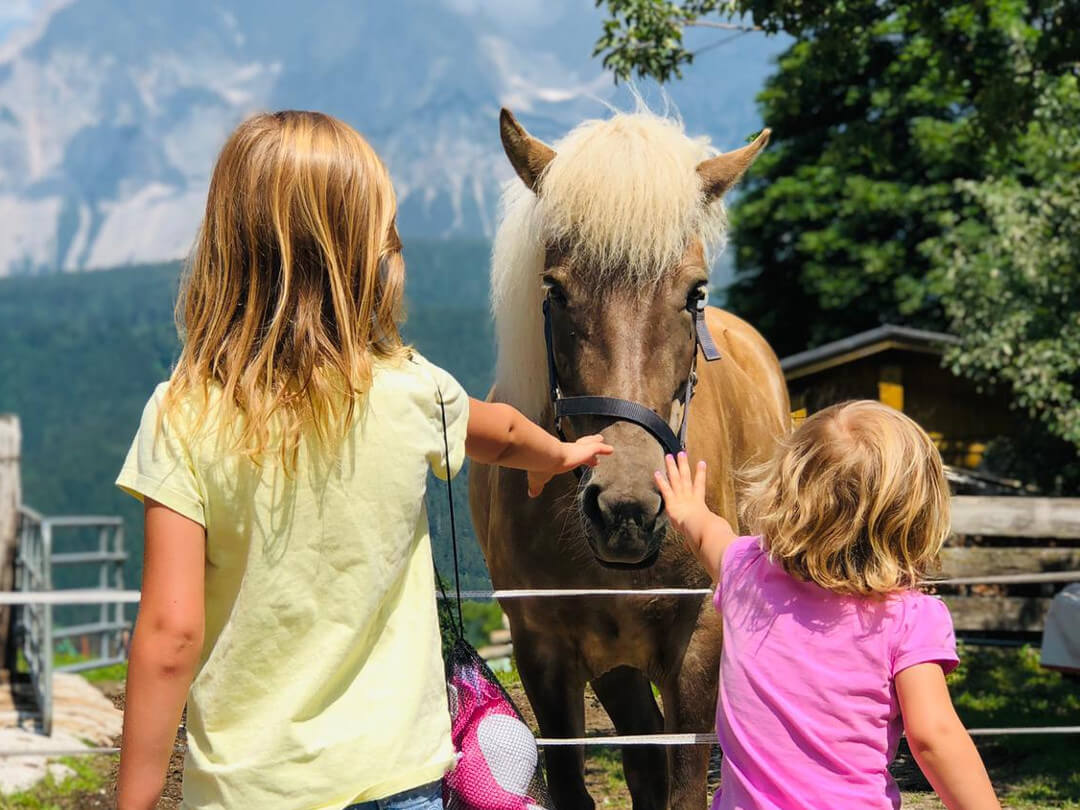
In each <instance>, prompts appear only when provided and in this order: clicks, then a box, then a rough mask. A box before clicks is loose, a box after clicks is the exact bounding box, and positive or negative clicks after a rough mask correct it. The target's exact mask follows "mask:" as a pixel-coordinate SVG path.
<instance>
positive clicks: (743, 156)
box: [697, 129, 772, 202]
mask: <svg viewBox="0 0 1080 810" xmlns="http://www.w3.org/2000/svg"><path fill="white" fill-rule="evenodd" d="M771 131H772V130H769V129H763V130H761V134H760V135H758V136H757V137H756V138H754V141H753V143H748V144H747V145H746V146H743V147H742V148H740V149H735V150H733V151H731V152H724V154H722V155H717V156H716V157H714V158H709V159H708V160H703V161H702V162H701V163H699V164H698V167H697V173H698V175H700V177H701V185H702V188H703V189H704V190H705V201H706V202H712V201H713V200H716V199H718V198H720V197H722V196H724V194H725V193H726V192H727V191H728V190H729V189H730V188H731V187H732V186H734V185H735V184H736V183H738V182H739V178H741V177H742V176H743V174H744V173H745V172H746V170H747V169H749V168H750V164H751V163H753V162H754V160H755V158H757V156H758V153H760V152H761V150H762V149H764V148H765V145H766V144H767V143H768V142H769V133H770V132H771Z"/></svg>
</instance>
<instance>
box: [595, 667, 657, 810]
mask: <svg viewBox="0 0 1080 810" xmlns="http://www.w3.org/2000/svg"><path fill="white" fill-rule="evenodd" d="M592 687H593V690H594V691H595V692H596V696H597V697H598V698H600V702H601V703H602V704H603V706H604V710H605V711H606V712H607V713H608V716H609V717H610V718H611V721H612V722H613V723H614V724H615V730H616V731H617V732H618V733H619V734H656V733H659V732H662V731H663V730H664V716H663V715H662V714H660V707H659V706H657V705H656V700H655V698H653V693H652V684H650V683H649V679H648V678H646V677H645V675H644V673H643V672H641V670H637V669H632V668H631V667H617V668H615V669H613V670H611V671H610V672H608V673H606V674H604V675H601V676H600V677H599V678H597V679H596V680H594V681H593V682H592ZM622 760H623V771H624V772H625V773H626V785H627V787H629V788H630V798H631V799H633V802H634V810H663V808H664V807H666V806H667V800H668V778H667V777H668V762H667V752H666V751H665V750H664V748H663V747H661V746H658V745H656V746H654V745H626V746H623V749H622Z"/></svg>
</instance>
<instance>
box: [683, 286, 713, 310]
mask: <svg viewBox="0 0 1080 810" xmlns="http://www.w3.org/2000/svg"><path fill="white" fill-rule="evenodd" d="M708 297H709V289H708V287H706V286H705V285H704V284H698V285H697V286H695V287H694V288H693V289H691V290H690V293H689V294H688V295H687V296H686V308H687V309H697V306H698V304H700V303H701V302H702V301H704V300H705V299H707V298H708Z"/></svg>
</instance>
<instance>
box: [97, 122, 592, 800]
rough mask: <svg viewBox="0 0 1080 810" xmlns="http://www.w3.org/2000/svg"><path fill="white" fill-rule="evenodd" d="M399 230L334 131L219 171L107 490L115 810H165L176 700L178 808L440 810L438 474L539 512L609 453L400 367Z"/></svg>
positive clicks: (386, 186) (259, 136) (403, 362)
mask: <svg viewBox="0 0 1080 810" xmlns="http://www.w3.org/2000/svg"><path fill="white" fill-rule="evenodd" d="M395 211H396V203H395V198H394V190H393V187H392V186H391V183H390V178H389V175H388V174H387V171H386V169H385V167H384V166H383V164H382V162H381V161H380V160H379V158H378V156H377V155H376V154H375V152H374V151H373V150H372V149H371V147H370V146H369V145H368V144H367V142H366V141H365V140H364V139H363V138H362V137H361V136H360V135H359V134H358V133H356V132H355V131H354V130H352V129H351V128H349V127H348V126H346V125H344V124H343V123H341V122H340V121H337V120H335V119H333V118H330V117H329V116H326V115H321V114H318V113H310V112H280V113H275V114H272V115H259V116H256V117H254V118H252V119H250V120H248V121H246V122H245V123H243V124H242V125H241V126H240V127H239V129H237V130H236V132H235V133H233V135H232V136H231V137H230V138H229V141H228V143H226V145H225V148H224V150H223V151H222V153H221V156H220V158H219V159H218V163H217V166H216V167H215V169H214V174H213V177H212V179H211V183H210V193H209V198H208V200H207V205H206V217H205V220H204V222H203V226H202V230H201V232H200V235H199V237H198V241H197V243H196V246H195V249H194V253H193V256H192V260H191V264H190V269H189V271H188V273H187V276H186V278H185V280H184V283H183V289H182V293H181V301H180V304H179V307H178V320H179V322H180V327H181V334H182V335H183V339H184V345H183V350H182V352H181V354H180V359H179V361H178V362H177V365H176V368H175V370H174V371H173V373H172V376H171V377H170V379H169V381H168V382H166V383H162V384H161V385H160V386H158V388H157V390H156V391H155V392H154V394H153V396H152V397H151V398H150V401H149V402H148V403H147V406H146V410H145V411H144V413H143V418H142V423H141V425H140V426H139V431H138V434H137V435H136V437H135V440H134V442H133V444H132V447H131V450H130V452H129V454H128V457H127V461H126V462H125V464H124V467H123V470H122V471H121V473H120V476H119V478H118V480H117V484H118V485H119V486H120V487H122V488H123V489H124V490H126V491H128V492H130V493H131V494H132V495H134V496H136V497H138V498H140V499H142V500H143V502H144V503H145V506H146V510H145V518H146V558H145V564H144V570H143V586H142V603H141V606H140V609H139V616H138V621H137V623H136V626H135V633H134V638H133V641H132V645H131V660H130V665H129V668H128V683H127V708H126V710H125V713H124V741H123V748H122V751H121V755H120V775H119V783H118V786H117V795H118V804H119V807H120V809H121V810H130V809H131V808H151V807H154V806H155V805H156V802H157V800H158V797H159V796H160V793H161V789H162V786H163V782H164V778H165V772H166V768H167V765H168V761H169V756H170V754H171V752H172V749H173V739H174V735H175V732H176V727H177V724H178V722H179V720H180V714H181V711H182V710H183V707H184V703H185V701H186V702H187V710H188V711H187V740H188V753H187V759H186V762H185V765H184V804H183V806H184V807H187V808H230V810H235V809H237V808H240V809H246V808H263V807H265V808H275V810H288V809H289V808H296V810H315V809H316V808H334V809H335V810H340V808H343V807H346V806H352V805H354V804H366V803H371V806H378V807H379V808H381V809H382V810H397V808H403V807H408V808H412V809H413V810H430V808H434V807H439V806H441V793H440V791H439V788H438V782H439V780H440V779H441V777H442V776H443V774H444V773H445V772H446V770H447V769H448V768H449V767H450V765H451V763H452V761H453V756H454V752H453V749H452V746H451V743H450V723H449V717H448V712H447V703H446V692H445V681H444V676H443V669H442V661H441V657H440V645H439V629H438V622H437V618H436V607H435V592H434V588H435V583H434V577H433V574H432V565H431V547H430V539H429V537H428V529H427V515H426V514H425V511H424V489H425V482H426V480H427V472H428V469H429V468H431V469H434V471H435V473H436V474H437V475H440V476H444V477H445V476H448V475H454V474H455V473H456V472H457V470H458V468H459V467H460V466H461V464H462V461H463V458H464V456H465V455H468V456H470V457H472V458H475V459H477V460H479V461H482V462H485V463H489V464H490V463H498V464H503V465H507V466H511V467H517V468H520V469H524V470H528V471H529V472H530V475H529V489H530V491H531V494H536V493H537V492H538V491H539V490H540V489H541V488H542V487H543V486H544V484H545V483H546V482H547V480H548V479H550V478H551V476H553V475H555V474H558V473H561V472H564V471H567V470H570V469H572V468H574V467H576V466H578V465H581V464H592V463H595V461H596V458H597V456H598V455H602V454H606V453H610V452H611V448H610V447H609V446H607V445H605V444H604V443H603V440H602V439H601V438H600V437H599V436H592V437H588V438H585V439H582V440H580V441H579V442H577V443H574V444H565V443H562V442H559V441H557V440H556V439H555V438H554V437H552V436H551V435H549V434H548V433H546V432H545V431H543V430H541V429H540V428H539V427H537V426H536V425H534V424H532V423H531V422H529V421H528V420H527V419H525V418H524V417H523V416H522V415H521V414H520V413H518V412H517V411H515V410H514V409H512V408H509V407H507V406H505V405H497V404H488V403H483V402H478V401H476V400H470V399H469V398H468V397H467V396H466V394H465V392H464V391H463V390H462V388H461V386H460V385H458V383H457V382H455V381H454V379H453V378H452V377H451V376H450V375H449V374H447V373H446V372H444V371H442V370H441V369H438V368H436V367H435V366H433V365H431V364H430V363H428V362H426V361H425V360H424V359H423V358H422V357H420V356H419V355H418V354H417V353H415V352H413V351H410V350H409V349H408V348H407V347H406V346H405V345H404V344H403V342H402V339H401V336H400V334H399V332H398V320H399V318H398V314H399V311H400V304H401V296H402V287H403V276H404V265H403V262H402V258H401V253H400V248H401V246H400V242H399V241H398V236H397V231H396V228H395V225H394V217H395ZM440 399H441V401H442V403H443V404H444V405H445V411H446V423H447V424H446V426H447V435H448V438H449V448H450V452H449V458H448V459H447V458H445V455H446V454H445V453H444V450H443V422H442V415H441V411H440V405H439V402H440ZM524 494H525V493H522V495H524Z"/></svg>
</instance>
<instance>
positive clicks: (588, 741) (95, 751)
mask: <svg viewBox="0 0 1080 810" xmlns="http://www.w3.org/2000/svg"><path fill="white" fill-rule="evenodd" d="M967 731H968V734H970V735H971V736H972V737H997V736H1017V735H1031V734H1080V726H1027V727H1024V728H969V729H968V730H967ZM536 744H537V745H538V746H540V747H541V748H556V747H560V746H567V745H585V746H590V747H600V746H624V745H668V746H671V745H715V744H716V735H715V734H714V733H712V732H709V733H705V734H637V735H633V736H621V735H614V734H613V735H608V736H595V737H537V739H536ZM175 750H177V751H183V750H184V749H183V748H181V747H179V746H178V747H177V748H176V749H175ZM119 753H120V749H119V748H43V749H37V750H25V751H22V750H19V751H17V750H14V749H9V750H6V751H5V750H2V749H0V759H2V758H5V757H75V756H92V755H114V754H119Z"/></svg>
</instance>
